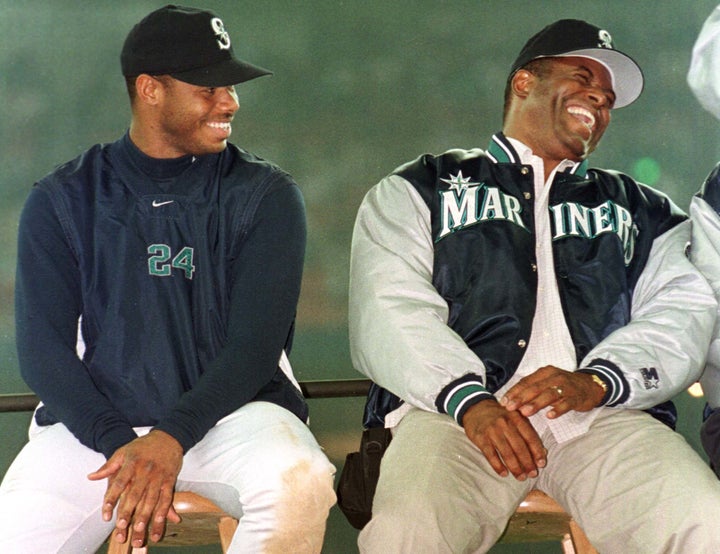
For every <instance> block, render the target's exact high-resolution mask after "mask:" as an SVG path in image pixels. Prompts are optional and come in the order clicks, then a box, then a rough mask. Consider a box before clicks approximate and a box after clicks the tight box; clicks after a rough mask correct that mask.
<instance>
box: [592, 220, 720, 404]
mask: <svg viewBox="0 0 720 554" xmlns="http://www.w3.org/2000/svg"><path fill="white" fill-rule="evenodd" d="M690 227H691V226H690V221H684V222H683V223H681V224H679V225H676V226H675V227H673V228H672V229H670V230H669V231H667V232H665V233H664V234H663V235H661V236H660V237H658V238H657V239H655V243H654V245H653V247H652V249H651V252H650V257H649V259H648V262H647V265H646V266H645V268H644V270H643V273H642V275H641V277H640V279H639V280H638V282H637V285H636V287H635V290H634V292H633V298H632V307H631V321H630V322H629V323H628V324H627V325H625V326H624V327H622V328H620V329H618V330H616V331H615V332H613V333H611V334H610V335H608V336H607V337H606V338H605V339H604V340H603V341H601V342H600V343H599V344H598V345H597V346H596V347H595V348H593V349H592V351H590V352H589V354H588V355H587V357H586V358H585V360H583V362H582V365H583V366H586V365H590V367H595V366H596V365H597V363H598V362H597V360H607V361H608V362H609V363H611V364H613V365H615V366H616V367H617V368H620V370H621V371H622V374H623V376H624V377H625V380H626V383H623V384H622V387H625V388H628V389H629V390H624V391H623V390H615V391H614V392H613V394H614V395H616V396H624V397H625V398H626V399H625V400H624V401H623V402H622V406H623V407H625V408H636V409H646V408H650V407H652V406H654V405H656V404H659V403H661V402H664V401H666V400H669V399H671V398H672V397H673V396H675V395H677V394H678V393H680V392H682V391H683V390H684V389H686V388H687V387H688V386H690V385H692V384H693V383H694V382H695V381H697V379H698V378H699V376H700V373H701V371H702V368H703V366H704V365H705V357H706V354H707V347H708V344H709V342H710V337H711V335H712V332H713V328H714V325H715V318H716V312H717V303H716V301H715V297H714V295H713V293H712V290H711V289H710V286H709V285H708V283H707V281H706V280H705V279H704V278H703V276H702V275H701V273H700V272H699V271H698V270H697V268H695V267H694V266H693V265H692V263H691V262H690V260H689V259H688V258H687V256H686V254H685V252H686V250H687V245H688V244H689V241H690ZM601 365H602V364H601ZM608 404H612V399H611V400H610V401H608Z"/></svg>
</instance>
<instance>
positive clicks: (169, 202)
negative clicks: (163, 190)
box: [152, 200, 175, 208]
mask: <svg viewBox="0 0 720 554" xmlns="http://www.w3.org/2000/svg"><path fill="white" fill-rule="evenodd" d="M173 202H175V200H166V201H165V202H158V201H157V200H153V202H152V207H153V208H159V207H160V206H165V205H166V204H172V203H173Z"/></svg>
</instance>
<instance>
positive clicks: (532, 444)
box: [462, 366, 604, 481]
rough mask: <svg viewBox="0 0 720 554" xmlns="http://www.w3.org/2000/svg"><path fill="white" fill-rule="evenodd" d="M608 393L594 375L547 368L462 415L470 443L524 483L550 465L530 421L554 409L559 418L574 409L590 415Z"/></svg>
mask: <svg viewBox="0 0 720 554" xmlns="http://www.w3.org/2000/svg"><path fill="white" fill-rule="evenodd" d="M603 395H604V391H603V389H602V387H600V386H599V385H598V384H596V383H595V382H594V381H593V379H592V377H591V376H590V375H587V374H584V373H574V372H570V371H565V370H563V369H560V368H558V367H555V366H545V367H542V368H540V369H538V370H537V371H535V372H534V373H532V374H531V375H528V376H527V377H524V378H523V379H521V380H520V381H518V382H517V383H516V384H515V385H514V386H513V387H511V388H510V389H509V390H508V391H507V392H506V393H505V395H504V396H503V397H502V398H501V399H500V402H497V401H496V400H483V401H482V402H478V403H477V404H475V405H474V406H472V407H471V408H470V409H468V411H467V412H466V413H465V415H464V416H463V422H462V423H463V427H464V429H465V434H466V435H467V436H468V438H469V439H470V440H471V441H472V442H473V443H474V444H475V445H476V446H477V447H478V448H479V449H480V450H481V451H482V453H483V454H484V455H485V458H487V460H488V462H490V465H491V466H492V468H493V469H494V470H495V472H497V474H498V475H501V476H503V477H505V476H507V475H508V472H510V473H512V475H513V476H514V477H515V478H516V479H518V480H519V481H524V480H525V479H527V478H528V477H531V478H534V477H537V476H538V471H539V470H540V469H541V468H543V467H545V465H546V464H547V450H546V449H545V447H544V445H543V443H542V440H541V439H540V436H539V435H538V434H537V431H535V428H534V427H533V426H532V424H531V423H530V420H529V419H528V418H529V417H530V416H532V415H534V414H536V413H538V412H539V411H541V410H543V409H545V408H549V410H548V412H547V414H546V415H547V417H548V418H550V419H554V418H557V417H560V416H561V415H563V414H566V413H567V412H569V411H571V410H575V411H578V412H587V411H589V410H591V409H593V408H595V407H597V406H598V405H599V404H600V402H601V401H602V398H603Z"/></svg>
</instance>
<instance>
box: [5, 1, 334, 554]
mask: <svg viewBox="0 0 720 554" xmlns="http://www.w3.org/2000/svg"><path fill="white" fill-rule="evenodd" d="M121 63H122V71H123V74H124V75H125V78H126V82H127V87H128V90H129V93H130V99H131V107H132V121H131V124H130V129H129V131H128V132H127V133H126V134H125V136H123V137H122V138H121V139H120V140H118V141H116V142H114V143H112V144H107V145H97V146H94V147H93V148H91V149H90V150H88V151H87V152H85V153H84V154H83V155H82V156H80V157H79V158H77V159H76V160H73V161H71V162H68V163H67V164H65V165H63V166H61V167H60V168H58V169H57V170H56V171H54V172H53V173H52V174H50V175H48V176H47V177H45V178H43V179H42V180H40V181H39V182H38V183H37V184H36V186H35V187H34V188H33V190H32V192H31V193H30V196H29V198H28V200H27V202H26V205H25V207H24V210H23V214H22V216H21V223H20V229H19V241H18V264H17V288H16V315H17V321H16V323H17V344H18V353H19V361H20V369H21V372H22V375H23V377H24V379H25V380H26V381H27V383H28V384H29V386H30V387H31V388H32V389H33V390H34V391H35V392H36V393H37V394H38V395H39V397H40V398H41V400H42V404H41V405H40V406H39V407H38V409H37V411H36V413H35V416H34V418H33V422H32V427H31V431H30V435H31V439H30V441H29V443H28V444H27V445H26V446H25V448H24V449H23V451H22V452H21V453H20V454H19V456H18V458H17V459H16V460H15V462H14V463H13V465H12V467H11V468H10V469H9V471H8V472H7V474H6V477H5V479H4V481H3V484H2V487H0V522H1V523H0V552H13V553H16V554H17V553H29V552H33V553H34V552H69V553H73V554H74V553H76V552H90V551H92V552H94V551H95V550H97V549H98V548H99V547H100V545H101V544H102V543H103V542H104V541H105V539H106V538H107V537H108V535H112V540H117V541H120V542H124V541H130V542H131V544H132V546H141V545H142V544H144V543H145V541H146V540H147V539H149V540H152V541H156V540H158V539H159V538H160V537H161V535H162V533H163V530H164V524H165V521H166V519H167V518H170V519H173V520H176V519H177V514H175V512H174V511H173V509H172V506H171V500H172V492H173V489H175V490H192V491H195V492H198V493H200V494H203V495H205V496H207V497H209V498H210V499H211V500H213V501H214V502H216V503H217V504H218V505H219V506H220V507H222V508H223V509H224V510H226V511H227V512H229V513H231V514H233V515H234V516H236V517H237V518H239V520H240V525H239V527H238V531H237V532H236V534H235V537H234V539H233V542H232V544H231V545H230V548H229V552H284V553H287V552H320V549H321V545H322V540H323V535H324V531H325V521H326V518H327V515H328V510H329V508H330V507H331V506H332V504H333V503H334V500H335V497H334V492H333V490H332V483H333V473H334V468H333V467H332V465H331V464H330V462H329V461H328V459H327V458H326V456H325V455H324V454H323V453H322V451H321V449H320V447H319V446H318V444H317V442H316V441H315V439H314V437H313V436H312V434H311V433H310V431H309V429H308V428H307V426H306V424H305V422H306V420H307V415H308V414H307V405H306V403H305V401H304V399H303V397H302V394H301V393H300V390H299V387H298V384H297V382H296V381H295V378H294V377H293V373H292V369H291V367H290V364H289V361H288V358H287V352H288V350H289V346H290V343H291V339H292V334H293V326H294V319H295V312H296V305H297V300H298V295H299V290H300V280H301V274H302V266H303V256H304V248H305V234H306V227H305V214H304V205H303V200H302V196H301V194H300V191H299V190H298V187H297V185H296V184H295V183H294V182H293V180H292V178H291V177H290V176H289V175H288V174H287V173H285V172H283V171H282V170H280V169H279V168H277V167H275V166H274V165H272V164H270V163H268V162H265V161H263V160H261V159H259V158H257V157H255V156H253V155H252V154H250V153H248V152H246V151H244V150H242V149H240V148H237V147H235V146H234V145H232V144H230V143H228V142H227V141H228V138H229V136H230V133H231V125H232V120H233V116H234V114H235V112H236V111H237V109H238V102H237V96H236V93H235V90H234V87H233V85H235V84H237V83H241V82H244V81H247V80H250V79H254V78H256V77H259V76H261V75H267V74H269V72H268V71H267V70H265V69H262V68H259V67H256V66H253V65H251V64H249V63H246V62H243V61H241V60H239V59H237V58H236V57H235V54H234V52H233V45H232V42H231V39H230V35H229V34H228V32H227V30H226V29H225V26H224V24H223V21H222V20H221V19H220V18H218V17H217V16H216V15H215V14H213V13H212V12H209V11H204V10H196V9H192V8H182V7H176V6H166V7H164V8H162V9H159V10H157V11H155V12H153V13H151V14H150V15H148V16H147V17H146V18H145V19H143V20H142V21H141V22H140V23H138V24H137V25H136V26H135V27H134V28H133V29H132V30H131V31H130V33H129V35H128V37H127V39H126V42H125V45H124V47H123V50H122V56H121ZM78 331H79V332H78Z"/></svg>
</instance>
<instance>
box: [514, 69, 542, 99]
mask: <svg viewBox="0 0 720 554" xmlns="http://www.w3.org/2000/svg"><path fill="white" fill-rule="evenodd" d="M536 80H537V77H536V76H535V75H534V74H533V73H530V72H529V71H528V70H527V69H518V70H517V71H516V72H515V75H513V77H512V80H511V81H510V86H511V87H512V92H513V95H514V96H519V97H520V98H525V97H527V96H528V94H530V91H531V90H532V87H533V85H534V84H535V81H536Z"/></svg>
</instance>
